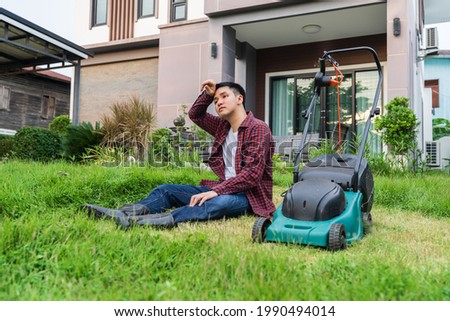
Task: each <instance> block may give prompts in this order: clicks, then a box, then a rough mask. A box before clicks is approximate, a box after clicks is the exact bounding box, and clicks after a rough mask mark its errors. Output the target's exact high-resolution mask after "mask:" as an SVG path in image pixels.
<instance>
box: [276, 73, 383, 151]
mask: <svg viewBox="0 0 450 321" xmlns="http://www.w3.org/2000/svg"><path fill="white" fill-rule="evenodd" d="M377 82H378V73H377V71H372V70H359V71H348V72H346V73H344V81H343V82H342V83H341V85H340V87H339V97H338V95H337V89H336V87H328V88H323V89H322V92H321V95H320V97H319V99H318V100H317V108H316V109H315V112H314V113H313V114H312V115H311V117H312V118H311V123H310V131H309V133H312V134H317V136H320V138H332V139H334V138H339V133H340V134H341V136H340V137H341V139H342V140H351V141H354V142H355V141H358V140H360V139H361V136H362V133H363V131H364V125H365V123H366V120H367V117H369V112H370V108H371V107H372V102H373V98H374V95H375V90H376V86H377ZM270 88H271V93H270V94H271V95H270V97H271V101H270V126H271V129H272V133H273V135H275V136H290V135H296V134H298V133H302V132H303V129H304V126H305V122H306V120H305V119H304V118H303V117H302V113H303V112H305V111H306V110H307V109H308V107H309V105H310V102H311V99H312V97H313V94H314V75H311V74H305V75H301V74H299V75H293V76H287V77H277V78H272V79H271V87H270ZM338 99H339V108H338ZM379 105H381V99H380V102H379ZM372 122H373V120H372ZM339 127H340V130H339ZM372 127H373V125H372ZM372 129H373V128H372ZM350 145H352V146H356V145H357V144H355V143H352V144H350ZM368 145H369V146H370V150H371V151H372V152H375V153H378V152H381V141H380V138H379V136H377V135H376V133H375V132H374V131H373V130H371V132H370V134H369V138H368Z"/></svg>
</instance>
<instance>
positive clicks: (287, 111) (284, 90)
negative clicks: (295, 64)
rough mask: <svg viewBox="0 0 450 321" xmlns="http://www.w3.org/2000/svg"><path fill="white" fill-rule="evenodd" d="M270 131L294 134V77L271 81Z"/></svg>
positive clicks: (280, 134) (274, 133)
mask: <svg viewBox="0 0 450 321" xmlns="http://www.w3.org/2000/svg"><path fill="white" fill-rule="evenodd" d="M271 105H272V122H271V123H272V133H273V135H275V136H286V135H293V134H294V122H293V119H294V78H283V79H276V80H273V81H272V104H271Z"/></svg>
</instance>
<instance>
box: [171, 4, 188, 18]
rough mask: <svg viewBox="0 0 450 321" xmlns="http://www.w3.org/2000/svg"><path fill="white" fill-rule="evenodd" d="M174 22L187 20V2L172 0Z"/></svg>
mask: <svg viewBox="0 0 450 321" xmlns="http://www.w3.org/2000/svg"><path fill="white" fill-rule="evenodd" d="M171 12H172V15H171V16H172V21H180V20H186V19H187V0H172V11H171Z"/></svg>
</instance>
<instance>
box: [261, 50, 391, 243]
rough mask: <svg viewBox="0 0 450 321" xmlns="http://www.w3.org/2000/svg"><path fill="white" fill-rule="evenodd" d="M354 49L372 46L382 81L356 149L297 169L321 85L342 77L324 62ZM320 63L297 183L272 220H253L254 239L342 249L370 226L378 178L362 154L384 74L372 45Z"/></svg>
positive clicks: (328, 55) (322, 157) (327, 59)
mask: <svg viewBox="0 0 450 321" xmlns="http://www.w3.org/2000/svg"><path fill="white" fill-rule="evenodd" d="M352 51H369V52H370V53H371V54H372V55H373V58H374V60H375V63H376V66H377V70H378V85H377V89H376V91H375V97H374V99H373V104H372V108H371V109H370V114H369V117H368V119H367V121H366V123H365V127H364V132H363V135H362V138H361V144H360V145H359V148H358V151H357V154H356V155H354V154H345V153H343V154H340V152H338V153H336V154H325V155H320V156H317V157H314V158H313V159H311V160H310V161H309V162H307V163H306V164H305V165H304V166H303V168H302V169H301V170H300V171H299V167H300V166H299V165H300V162H301V160H302V157H303V156H302V155H303V154H304V153H303V151H304V149H305V146H306V137H307V134H308V130H309V126H310V118H311V117H310V116H311V114H312V112H313V110H314V109H315V108H316V101H317V98H318V97H319V95H320V91H321V88H322V87H327V86H338V85H339V82H340V80H339V78H340V76H339V74H338V73H337V76H336V77H330V76H326V75H325V71H326V67H325V63H326V62H328V63H330V64H331V65H332V66H333V67H335V70H338V68H337V67H338V66H339V64H338V63H337V61H336V60H334V59H333V57H332V56H331V55H332V54H341V53H346V52H352ZM319 63H320V71H319V72H317V73H316V75H315V77H314V95H313V98H312V100H311V103H310V105H309V107H308V109H307V110H306V111H305V112H304V113H303V115H302V116H303V117H304V118H305V126H304V130H303V135H302V139H301V142H300V146H299V152H298V154H297V155H296V158H295V162H294V177H293V185H292V186H291V187H290V188H289V190H288V191H287V192H285V195H284V199H283V203H282V204H281V205H280V206H279V207H278V208H277V209H276V211H275V213H274V216H273V220H270V219H269V218H265V217H261V218H258V219H257V220H256V221H255V223H254V225H253V229H252V240H253V242H279V243H296V244H303V245H310V246H317V247H323V248H327V249H328V250H330V251H338V250H344V249H346V247H347V244H350V243H352V242H354V241H357V240H360V239H361V238H362V237H363V236H364V234H365V233H366V232H367V230H368V229H369V228H370V226H371V225H372V215H371V213H370V211H371V208H372V203H373V198H374V182H373V176H372V172H371V171H370V168H369V165H368V163H367V161H366V160H365V159H364V157H363V154H364V148H365V145H366V141H367V137H368V135H369V130H370V125H371V119H372V118H373V117H374V116H375V115H377V114H379V113H380V110H379V108H377V103H378V99H379V96H380V92H381V83H382V78H383V77H382V70H381V64H380V61H379V59H378V55H377V53H376V51H375V50H374V49H372V48H370V47H355V48H347V49H339V50H331V51H324V54H323V56H322V57H321V58H320V59H319ZM340 74H341V76H342V73H340ZM342 78H343V76H342ZM338 122H339V120H338Z"/></svg>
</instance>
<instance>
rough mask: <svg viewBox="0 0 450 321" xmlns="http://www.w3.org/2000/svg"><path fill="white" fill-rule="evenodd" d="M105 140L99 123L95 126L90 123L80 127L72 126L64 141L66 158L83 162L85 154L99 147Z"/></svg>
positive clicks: (82, 124)
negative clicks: (88, 150)
mask: <svg viewBox="0 0 450 321" xmlns="http://www.w3.org/2000/svg"><path fill="white" fill-rule="evenodd" d="M102 139H103V134H102V133H101V131H100V124H99V123H98V122H97V123H96V124H95V128H94V126H93V125H92V124H91V123H90V122H83V123H81V124H80V125H77V126H74V125H70V126H68V127H67V132H66V135H65V137H64V140H63V143H64V144H63V145H64V156H65V157H67V158H69V159H73V160H81V159H82V156H83V154H85V153H86V150H87V149H89V148H94V147H95V146H98V145H99V144H100V142H101V141H102Z"/></svg>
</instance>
